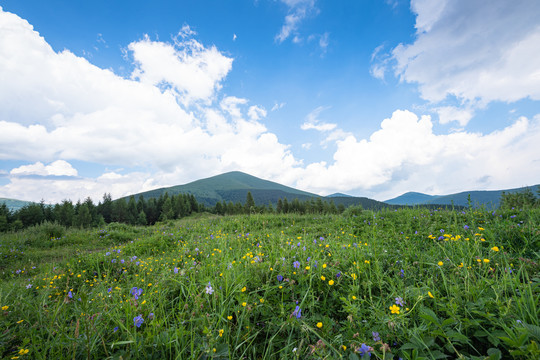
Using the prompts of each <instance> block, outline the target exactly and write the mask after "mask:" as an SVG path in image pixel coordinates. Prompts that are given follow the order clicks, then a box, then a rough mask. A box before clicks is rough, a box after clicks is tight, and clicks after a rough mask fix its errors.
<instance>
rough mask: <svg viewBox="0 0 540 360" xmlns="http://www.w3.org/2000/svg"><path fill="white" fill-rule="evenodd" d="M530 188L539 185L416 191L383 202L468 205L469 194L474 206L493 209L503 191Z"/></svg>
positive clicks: (513, 191) (394, 203) (533, 189)
mask: <svg viewBox="0 0 540 360" xmlns="http://www.w3.org/2000/svg"><path fill="white" fill-rule="evenodd" d="M527 188H529V189H531V190H532V191H533V192H536V191H537V190H538V189H539V188H540V185H534V186H530V187H520V188H515V189H506V190H485V191H479V190H475V191H463V192H460V193H456V194H450V195H427V194H422V193H417V192H408V193H405V194H403V195H400V196H398V197H396V198H393V199H390V200H386V201H385V203H387V204H392V205H433V204H437V205H451V204H454V205H459V206H468V198H469V195H470V197H471V203H472V205H473V206H475V207H479V206H486V207H487V208H488V209H494V208H497V207H498V206H499V202H500V200H501V195H502V193H503V192H505V193H516V192H521V191H524V190H526V189H527Z"/></svg>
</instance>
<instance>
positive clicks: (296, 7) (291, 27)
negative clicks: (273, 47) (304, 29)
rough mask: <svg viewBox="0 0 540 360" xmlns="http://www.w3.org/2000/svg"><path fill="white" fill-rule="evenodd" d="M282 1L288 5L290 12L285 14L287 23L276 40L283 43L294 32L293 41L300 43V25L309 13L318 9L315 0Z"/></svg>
mask: <svg viewBox="0 0 540 360" xmlns="http://www.w3.org/2000/svg"><path fill="white" fill-rule="evenodd" d="M281 2H282V3H284V4H285V5H287V7H288V9H289V13H288V14H287V16H285V23H284V24H283V26H282V27H281V30H280V32H279V34H277V35H276V37H275V40H276V41H277V42H279V43H282V42H283V41H285V40H286V39H287V38H288V37H290V36H291V35H293V34H294V36H293V42H295V43H299V42H301V38H300V37H299V36H298V35H297V31H298V27H299V25H300V22H301V21H302V20H303V19H304V18H305V17H306V16H308V14H310V13H312V12H315V11H316V8H315V0H281Z"/></svg>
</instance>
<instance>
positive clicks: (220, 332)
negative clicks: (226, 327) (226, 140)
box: [219, 329, 223, 337]
mask: <svg viewBox="0 0 540 360" xmlns="http://www.w3.org/2000/svg"><path fill="white" fill-rule="evenodd" d="M222 336H223V329H220V330H219V337H222Z"/></svg>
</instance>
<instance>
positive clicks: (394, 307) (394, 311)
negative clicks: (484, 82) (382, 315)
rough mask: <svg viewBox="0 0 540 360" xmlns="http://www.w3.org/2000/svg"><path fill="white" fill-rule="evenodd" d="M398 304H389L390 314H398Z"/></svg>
mask: <svg viewBox="0 0 540 360" xmlns="http://www.w3.org/2000/svg"><path fill="white" fill-rule="evenodd" d="M399 310H400V308H399V306H397V305H396V304H394V305H392V306H390V311H391V312H392V314H399Z"/></svg>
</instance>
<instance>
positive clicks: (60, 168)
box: [10, 160, 77, 176]
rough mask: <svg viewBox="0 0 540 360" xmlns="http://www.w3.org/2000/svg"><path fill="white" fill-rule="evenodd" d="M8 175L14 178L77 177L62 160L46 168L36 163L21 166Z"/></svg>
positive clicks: (74, 170) (73, 170) (74, 171)
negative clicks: (32, 176)
mask: <svg viewBox="0 0 540 360" xmlns="http://www.w3.org/2000/svg"><path fill="white" fill-rule="evenodd" d="M10 174H11V175H15V176H27V175H39V176H50V175H53V176H77V170H76V169H74V168H73V166H71V164H70V163H68V162H67V161H64V160H56V161H54V162H52V163H51V164H50V165H46V166H45V165H43V163H41V162H39V161H38V162H36V163H35V164H31V165H23V166H20V167H18V168H14V169H12V170H11V171H10Z"/></svg>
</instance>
